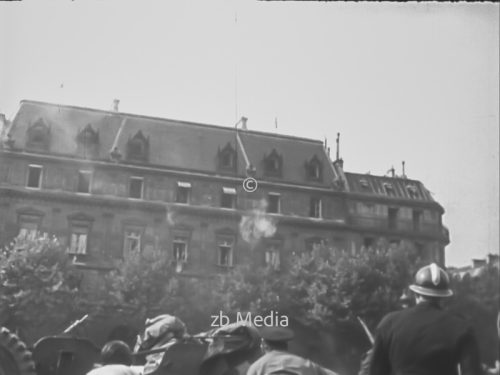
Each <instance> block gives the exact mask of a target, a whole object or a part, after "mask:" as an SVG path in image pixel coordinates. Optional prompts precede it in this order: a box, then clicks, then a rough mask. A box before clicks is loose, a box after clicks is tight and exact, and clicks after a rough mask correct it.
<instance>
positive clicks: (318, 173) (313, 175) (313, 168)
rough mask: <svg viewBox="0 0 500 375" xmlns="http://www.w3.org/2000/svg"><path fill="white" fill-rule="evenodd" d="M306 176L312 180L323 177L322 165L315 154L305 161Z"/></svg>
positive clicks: (319, 179)
mask: <svg viewBox="0 0 500 375" xmlns="http://www.w3.org/2000/svg"><path fill="white" fill-rule="evenodd" d="M306 176H307V179H308V180H312V181H321V179H322V178H323V165H322V164H321V161H320V160H319V159H318V157H317V156H316V155H314V156H313V158H312V159H311V160H310V161H308V162H306Z"/></svg>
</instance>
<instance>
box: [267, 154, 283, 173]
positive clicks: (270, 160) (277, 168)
mask: <svg viewBox="0 0 500 375" xmlns="http://www.w3.org/2000/svg"><path fill="white" fill-rule="evenodd" d="M282 166H283V158H282V157H281V155H279V154H278V153H277V152H276V150H275V149H273V151H271V153H270V154H269V155H267V156H265V157H264V173H265V174H266V175H268V176H280V175H281V168H282Z"/></svg>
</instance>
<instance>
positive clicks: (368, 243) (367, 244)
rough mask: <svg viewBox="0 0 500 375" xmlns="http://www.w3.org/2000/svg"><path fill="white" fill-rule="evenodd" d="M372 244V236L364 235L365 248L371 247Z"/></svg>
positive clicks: (373, 241) (373, 242)
mask: <svg viewBox="0 0 500 375" xmlns="http://www.w3.org/2000/svg"><path fill="white" fill-rule="evenodd" d="M374 245H375V239H374V238H373V237H365V238H363V246H364V247H365V248H366V249H370V248H373V246H374Z"/></svg>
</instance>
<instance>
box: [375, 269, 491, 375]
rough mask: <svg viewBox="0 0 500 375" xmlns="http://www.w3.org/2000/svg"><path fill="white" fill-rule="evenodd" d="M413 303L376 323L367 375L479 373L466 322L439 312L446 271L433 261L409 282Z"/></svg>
mask: <svg viewBox="0 0 500 375" xmlns="http://www.w3.org/2000/svg"><path fill="white" fill-rule="evenodd" d="M410 289H411V290H412V291H413V292H414V293H415V296H416V297H415V299H416V305H415V306H414V307H411V308H408V309H405V310H402V311H397V312H393V313H390V314H388V315H387V316H385V317H384V319H382V321H381V322H380V324H379V326H378V327H377V334H376V336H375V343H374V346H373V357H372V359H371V363H370V365H369V374H370V375H389V374H397V375H406V374H411V375H458V374H461V375H480V374H481V373H482V372H481V365H480V361H479V349H478V346H477V342H476V339H475V336H474V333H473V331H472V328H471V326H469V325H468V324H467V322H466V321H465V320H463V319H461V318H459V317H458V316H455V315H452V314H450V313H448V312H446V311H444V310H443V309H442V307H441V301H442V299H443V298H446V297H450V296H452V295H453V292H452V291H451V290H450V289H449V278H448V275H447V273H446V272H445V271H444V270H443V269H441V268H440V267H438V266H437V265H436V264H435V263H433V264H431V265H429V266H425V267H423V268H421V269H420V270H419V271H418V272H417V274H416V275H415V283H414V284H413V285H410Z"/></svg>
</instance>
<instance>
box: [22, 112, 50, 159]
mask: <svg viewBox="0 0 500 375" xmlns="http://www.w3.org/2000/svg"><path fill="white" fill-rule="evenodd" d="M26 136H27V140H26V147H27V148H29V149H37V150H42V151H48V150H49V147H50V127H49V126H48V125H47V124H46V123H45V121H44V120H43V119H42V118H39V119H38V120H37V121H36V122H35V123H34V124H33V125H31V126H30V127H29V128H28V129H27V130H26Z"/></svg>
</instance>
